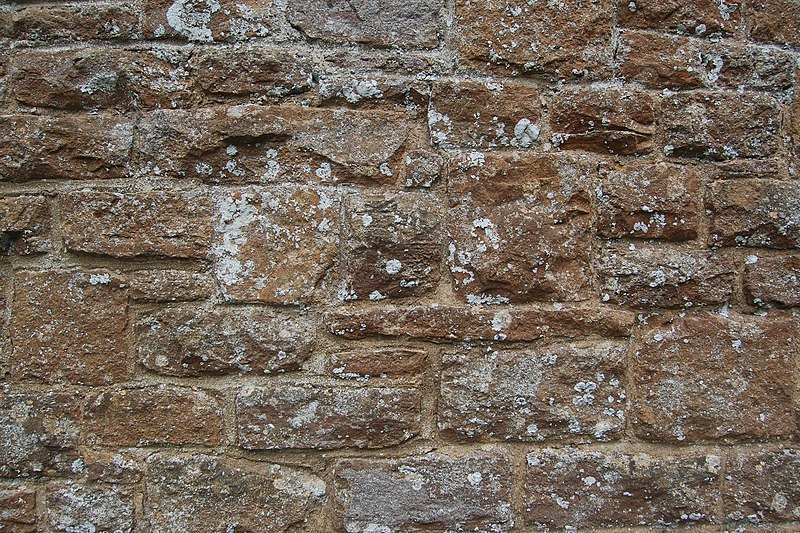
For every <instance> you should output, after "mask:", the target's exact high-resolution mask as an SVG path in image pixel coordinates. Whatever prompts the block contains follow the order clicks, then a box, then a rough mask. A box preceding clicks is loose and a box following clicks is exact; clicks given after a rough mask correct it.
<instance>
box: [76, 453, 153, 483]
mask: <svg viewBox="0 0 800 533" xmlns="http://www.w3.org/2000/svg"><path fill="white" fill-rule="evenodd" d="M83 459H84V463H85V464H86V478H87V479H88V480H89V481H101V482H103V483H121V484H133V483H138V482H139V481H141V479H142V475H143V473H144V465H143V464H142V463H141V462H140V461H139V459H138V458H137V457H136V456H134V455H132V454H128V453H125V452H106V451H103V450H91V451H87V453H86V455H85V456H84V458H83Z"/></svg>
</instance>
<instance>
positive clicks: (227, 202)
mask: <svg viewBox="0 0 800 533" xmlns="http://www.w3.org/2000/svg"><path fill="white" fill-rule="evenodd" d="M214 223H215V225H214V242H213V244H212V247H211V254H212V256H213V257H214V259H215V275H216V278H217V281H218V282H219V284H220V288H221V290H222V293H223V295H224V296H225V298H226V300H228V301H234V302H269V303H298V302H306V301H309V300H310V299H312V297H313V296H314V292H315V289H316V288H317V286H318V285H319V283H320V282H321V281H322V278H323V276H324V275H325V273H326V272H327V271H328V269H330V267H331V266H332V265H333V262H334V259H335V256H336V253H337V244H338V239H339V199H338V196H337V193H336V192H335V191H333V190H328V189H322V188H312V187H305V186H283V187H275V188H249V189H240V190H233V191H229V190H225V191H219V193H218V194H217V196H216V216H215V219H214Z"/></svg>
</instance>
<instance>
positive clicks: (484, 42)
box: [456, 0, 613, 80]
mask: <svg viewBox="0 0 800 533" xmlns="http://www.w3.org/2000/svg"><path fill="white" fill-rule="evenodd" d="M612 9H613V6H612V2H610V1H608V0H600V1H598V2H587V1H586V0H566V1H563V2H557V3H549V4H542V5H539V4H536V5H527V4H524V3H523V4H520V5H510V4H508V2H505V1H500V0H488V1H482V2H475V1H473V0H458V1H457V2H456V23H457V24H458V28H459V32H460V35H461V38H460V39H459V51H460V52H461V55H462V57H463V58H464V59H465V60H467V62H468V63H469V64H470V65H474V66H477V67H480V68H484V69H488V70H491V71H493V72H498V73H510V74H512V75H518V74H523V73H524V74H531V75H542V76H545V77H547V78H575V77H579V78H580V77H584V78H587V79H592V80H594V79H602V78H605V77H608V76H609V75H610V74H611V72H610V68H609V65H610V63H611V56H612V51H611V32H612V24H613V14H612Z"/></svg>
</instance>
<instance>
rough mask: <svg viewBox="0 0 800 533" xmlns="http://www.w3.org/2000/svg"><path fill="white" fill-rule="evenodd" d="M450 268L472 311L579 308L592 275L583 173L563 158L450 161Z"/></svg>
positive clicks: (481, 156) (484, 157)
mask: <svg viewBox="0 0 800 533" xmlns="http://www.w3.org/2000/svg"><path fill="white" fill-rule="evenodd" d="M450 167H451V170H450V175H449V179H448V196H449V203H450V210H449V214H448V234H449V236H450V239H451V243H450V245H449V251H450V254H449V257H448V260H447V262H448V266H449V267H450V271H451V273H452V275H453V287H454V289H455V290H456V292H457V293H460V294H464V295H465V298H466V300H467V301H468V302H470V303H476V304H480V303H497V302H509V301H511V302H530V301H550V300H557V301H563V300H572V301H575V300H583V299H586V298H587V297H588V290H589V284H590V281H591V274H590V271H589V253H590V249H589V248H590V239H589V235H590V223H591V221H590V216H589V213H590V204H589V196H590V192H589V189H590V186H589V179H590V178H588V177H587V174H588V166H585V165H582V164H581V163H580V162H579V161H577V160H576V161H573V160H570V159H567V158H566V157H562V156H551V155H532V156H528V155H525V154H522V153H518V152H512V153H503V154H497V155H495V154H482V153H472V154H466V155H464V156H458V157H456V158H455V160H453V161H451V165H450Z"/></svg>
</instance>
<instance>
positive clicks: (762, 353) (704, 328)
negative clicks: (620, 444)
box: [631, 313, 800, 442]
mask: <svg viewBox="0 0 800 533" xmlns="http://www.w3.org/2000/svg"><path fill="white" fill-rule="evenodd" d="M637 339H638V342H639V348H638V351H637V352H636V356H635V357H634V359H633V372H634V376H635V378H634V383H635V384H636V387H635V389H633V390H632V393H631V399H632V402H633V403H632V405H633V411H632V421H633V427H634V430H635V431H636V434H637V435H638V436H639V437H640V438H643V439H648V440H656V441H666V442H694V441H698V440H706V439H740V438H744V439H763V438H770V437H782V436H789V435H791V434H792V432H793V431H794V428H795V420H794V407H793V404H792V395H793V394H794V390H795V386H796V385H795V377H794V371H795V368H796V365H797V360H798V343H800V332H798V327H797V324H796V323H795V322H794V321H793V320H792V319H791V318H788V317H781V316H779V315H771V316H768V317H749V316H739V315H736V316H731V317H729V318H724V317H722V316H719V315H715V314H711V313H697V314H692V315H688V316H686V317H685V318H675V319H674V320H673V321H672V322H666V323H664V324H651V325H650V327H648V328H644V329H643V330H642V331H641V333H640V334H639V335H638V336H637Z"/></svg>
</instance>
